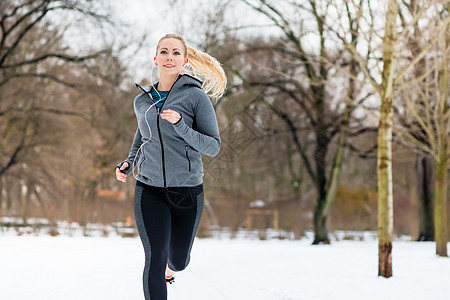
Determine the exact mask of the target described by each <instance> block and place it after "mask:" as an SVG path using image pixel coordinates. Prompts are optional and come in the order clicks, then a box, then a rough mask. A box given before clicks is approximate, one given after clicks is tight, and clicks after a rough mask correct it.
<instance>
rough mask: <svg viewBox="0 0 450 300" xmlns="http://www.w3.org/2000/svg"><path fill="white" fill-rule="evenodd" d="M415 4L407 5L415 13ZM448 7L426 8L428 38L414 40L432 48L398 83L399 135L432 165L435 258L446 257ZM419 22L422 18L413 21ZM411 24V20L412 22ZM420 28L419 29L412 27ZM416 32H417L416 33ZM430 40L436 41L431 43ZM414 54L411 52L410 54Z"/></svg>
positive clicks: (449, 116)
mask: <svg viewBox="0 0 450 300" xmlns="http://www.w3.org/2000/svg"><path fill="white" fill-rule="evenodd" d="M417 5H418V4H417V3H415V2H411V3H410V7H412V8H414V9H415V10H417V7H416V6H417ZM449 5H450V4H449V3H448V2H447V4H445V1H435V2H434V3H432V5H430V6H428V7H427V8H428V10H427V13H428V14H429V15H431V16H434V18H431V17H427V20H428V22H427V27H426V28H420V29H422V30H423V31H425V32H427V34H426V35H425V36H429V38H422V39H417V40H416V41H415V44H416V47H417V48H419V49H422V48H425V47H427V46H428V47H429V45H430V44H431V45H433V47H431V49H430V50H429V51H428V53H427V55H426V56H424V57H423V58H422V59H421V60H420V61H419V63H418V64H417V65H416V68H415V70H412V71H411V72H409V73H405V79H404V80H403V81H402V82H400V86H401V88H402V93H401V95H400V96H401V97H400V100H401V101H402V104H403V107H404V108H405V117H406V119H401V120H402V122H401V126H402V127H401V128H400V130H399V135H400V136H401V137H403V139H404V141H405V143H406V144H408V145H409V146H410V147H411V148H412V149H414V150H415V151H417V152H419V153H422V155H427V156H428V157H430V158H431V159H432V161H434V176H433V177H434V180H435V183H434V188H435V193H434V194H435V198H434V200H435V210H434V230H435V234H436V236H435V240H436V254H437V255H439V256H447V246H446V245H447V215H446V214H447V208H446V202H447V194H446V193H447V192H446V191H447V179H446V178H447V170H448V168H449V166H448V158H449V156H450V153H449V152H448V143H449V138H450V113H449V109H448V105H449V104H448V77H447V72H448V54H449V49H450V48H449V46H448V29H449V15H448V11H449ZM415 19H416V20H417V21H416V22H418V21H420V20H423V19H424V18H423V17H422V18H415ZM413 20H414V19H413ZM415 27H419V25H417V24H416V25H415ZM417 30H419V28H418V29H417ZM430 40H436V43H431V42H430ZM413 53H414V52H413Z"/></svg>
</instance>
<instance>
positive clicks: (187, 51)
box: [156, 34, 227, 99]
mask: <svg viewBox="0 0 450 300" xmlns="http://www.w3.org/2000/svg"><path fill="white" fill-rule="evenodd" d="M169 38H173V39H177V40H179V41H181V43H182V44H183V48H184V49H183V50H184V57H187V58H188V60H189V62H188V64H186V65H185V66H184V67H183V69H182V72H183V74H188V75H191V76H192V77H194V78H196V79H198V80H200V81H201V82H202V89H203V90H204V91H205V93H206V94H208V95H209V96H210V97H211V98H214V99H218V98H220V97H222V95H223V93H224V92H225V88H226V86H227V77H226V75H225V71H224V70H223V68H222V66H221V65H220V62H219V61H218V60H217V59H215V58H214V57H212V56H211V55H209V54H208V53H205V52H203V51H200V50H198V49H195V48H193V47H190V46H186V42H185V41H184V39H183V38H182V37H181V36H180V35H178V34H166V35H165V36H163V37H162V38H161V39H160V40H159V42H158V45H157V46H156V51H157V53H158V49H159V46H160V44H161V41H163V40H164V39H169Z"/></svg>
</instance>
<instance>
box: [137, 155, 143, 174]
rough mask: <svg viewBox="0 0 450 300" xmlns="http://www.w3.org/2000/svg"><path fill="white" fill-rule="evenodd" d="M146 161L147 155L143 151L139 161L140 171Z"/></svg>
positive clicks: (140, 171)
mask: <svg viewBox="0 0 450 300" xmlns="http://www.w3.org/2000/svg"><path fill="white" fill-rule="evenodd" d="M144 162H145V155H144V153H142V156H141V157H139V159H138V163H137V167H138V170H139V173H142V165H143V164H144Z"/></svg>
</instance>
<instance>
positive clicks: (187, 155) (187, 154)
mask: <svg viewBox="0 0 450 300" xmlns="http://www.w3.org/2000/svg"><path fill="white" fill-rule="evenodd" d="M184 149H185V150H186V159H187V161H188V167H189V172H190V171H191V160H190V159H189V151H188V150H189V148H188V145H186V146H184Z"/></svg>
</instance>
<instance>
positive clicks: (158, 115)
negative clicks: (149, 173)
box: [155, 76, 181, 187]
mask: <svg viewBox="0 0 450 300" xmlns="http://www.w3.org/2000/svg"><path fill="white" fill-rule="evenodd" d="M180 78H181V76H178V78H177V80H175V82H174V83H173V84H172V86H171V87H170V90H169V92H168V93H167V96H166V99H165V100H164V102H163V103H162V105H161V107H160V108H158V107H155V108H156V112H157V119H156V127H157V128H158V136H159V143H160V145H161V159H162V171H163V179H164V187H167V181H166V162H165V160H164V145H163V141H162V137H161V129H160V127H159V119H160V113H161V111H162V108H163V106H164V104H166V102H167V99H168V98H169V95H170V92H171V91H172V88H173V86H174V85H175V83H177V81H178V79H180ZM158 84H159V83H158Z"/></svg>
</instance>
